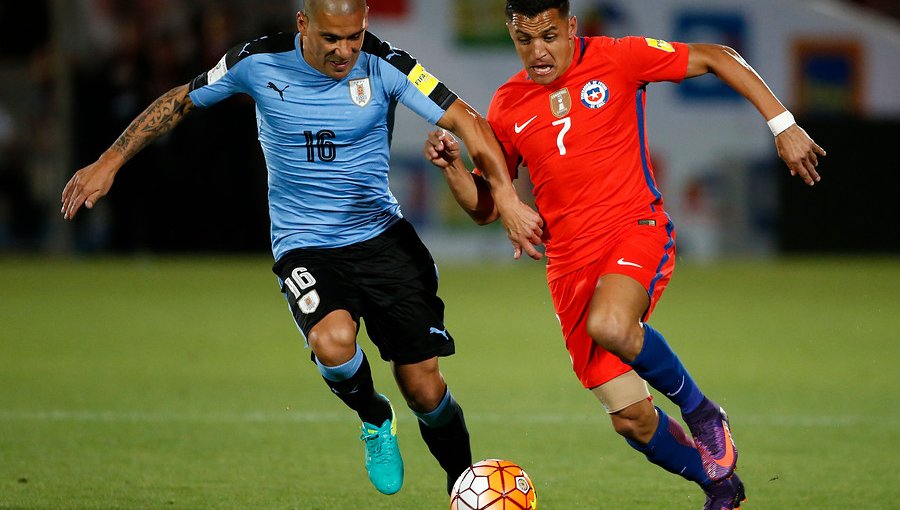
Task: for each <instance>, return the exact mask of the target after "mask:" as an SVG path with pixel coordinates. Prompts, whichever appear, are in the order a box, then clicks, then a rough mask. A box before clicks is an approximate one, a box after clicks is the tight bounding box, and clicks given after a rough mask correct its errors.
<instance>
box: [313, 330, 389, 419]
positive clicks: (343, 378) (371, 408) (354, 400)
mask: <svg viewBox="0 0 900 510" xmlns="http://www.w3.org/2000/svg"><path fill="white" fill-rule="evenodd" d="M315 361H316V366H318V367H319V373H320V374H322V379H324V380H325V384H327V385H328V387H329V388H330V389H331V392H332V393H334V394H335V395H336V396H337V397H338V398H339V399H341V400H342V401H343V402H344V403H345V404H347V407H349V408H350V409H353V410H354V411H356V414H357V415H358V416H359V419H361V420H362V421H364V422H366V423H369V424H372V425H375V426H376V427H378V426H380V425H381V424H383V423H384V421H385V420H389V419H390V418H391V416H392V411H391V405H390V404H389V403H388V401H387V399H385V398H384V397H382V396H381V395H379V394H378V392H376V391H375V383H374V382H373V381H372V369H371V367H369V361H368V360H367V359H366V354H365V353H364V352H363V350H362V349H361V348H360V347H359V346H358V345H357V346H356V353H355V354H354V355H353V357H352V358H350V360H349V361H347V362H345V363H342V364H340V365H338V366H336V367H329V366H326V365H323V364H322V363H321V362H320V361H319V360H318V358H316V360H315Z"/></svg>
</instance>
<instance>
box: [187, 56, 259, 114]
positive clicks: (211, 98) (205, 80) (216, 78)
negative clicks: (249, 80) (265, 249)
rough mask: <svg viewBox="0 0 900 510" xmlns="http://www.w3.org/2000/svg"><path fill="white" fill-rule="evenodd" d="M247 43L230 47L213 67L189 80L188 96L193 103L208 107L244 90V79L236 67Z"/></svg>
mask: <svg viewBox="0 0 900 510" xmlns="http://www.w3.org/2000/svg"><path fill="white" fill-rule="evenodd" d="M249 44H250V43H246V44H240V45H238V46H235V47H234V48H232V49H230V50H229V51H228V53H226V54H225V55H224V56H223V57H222V59H221V60H219V62H218V63H217V64H216V65H215V67H213V68H212V69H210V70H209V71H207V72H205V73H203V74H201V75H199V76H197V77H196V78H194V79H193V80H192V81H191V83H190V87H189V90H190V97H191V101H192V102H193V103H194V104H195V105H197V106H199V107H202V108H205V107H209V106H212V105H214V104H216V103H218V102H219V101H221V100H223V99H225V98H227V97H229V96H232V95H234V94H238V93H241V92H246V88H245V87H244V81H243V80H242V79H241V76H240V73H239V72H238V71H237V70H236V67H237V64H238V63H239V62H241V60H242V55H241V54H242V53H246V51H245V50H246V48H247V46H248V45H249ZM244 56H246V55H244Z"/></svg>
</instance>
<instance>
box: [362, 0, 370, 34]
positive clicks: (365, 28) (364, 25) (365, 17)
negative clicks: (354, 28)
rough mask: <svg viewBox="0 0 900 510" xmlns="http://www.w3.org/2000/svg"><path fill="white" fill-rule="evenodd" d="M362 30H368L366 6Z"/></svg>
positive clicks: (367, 10) (367, 9) (367, 7)
mask: <svg viewBox="0 0 900 510" xmlns="http://www.w3.org/2000/svg"><path fill="white" fill-rule="evenodd" d="M362 28H363V30H368V29H369V6H368V5H366V15H365V16H364V17H363V26H362Z"/></svg>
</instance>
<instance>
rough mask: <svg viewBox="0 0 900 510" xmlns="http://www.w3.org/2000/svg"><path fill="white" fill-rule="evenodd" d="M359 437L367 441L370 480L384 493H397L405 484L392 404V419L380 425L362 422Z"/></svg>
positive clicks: (367, 465) (367, 464) (367, 468)
mask: <svg viewBox="0 0 900 510" xmlns="http://www.w3.org/2000/svg"><path fill="white" fill-rule="evenodd" d="M359 439H360V440H361V441H363V442H364V443H366V471H368V472H369V480H371V481H372V485H374V486H375V488H376V489H378V491H379V492H381V493H382V494H395V493H396V492H397V491H399V490H400V487H401V486H403V459H402V458H401V457H400V447H399V446H398V445H397V420H396V417H395V416H394V408H393V406H391V419H389V420H384V423H382V424H381V426H380V427H377V426H375V425H372V424H371V423H367V422H363V423H362V435H360V436H359Z"/></svg>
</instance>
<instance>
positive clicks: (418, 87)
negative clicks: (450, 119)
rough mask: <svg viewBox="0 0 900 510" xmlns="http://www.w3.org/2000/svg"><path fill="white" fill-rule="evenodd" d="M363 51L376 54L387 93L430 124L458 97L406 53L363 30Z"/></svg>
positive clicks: (441, 115)
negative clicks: (364, 33) (364, 34)
mask: <svg viewBox="0 0 900 510" xmlns="http://www.w3.org/2000/svg"><path fill="white" fill-rule="evenodd" d="M365 37H366V39H365V40H364V41H363V51H366V52H368V53H371V54H373V55H375V56H376V57H378V59H377V65H378V66H379V67H380V70H381V76H382V80H383V84H384V87H385V89H386V90H387V92H388V95H389V96H390V97H391V98H392V99H395V100H397V101H399V102H400V103H403V104H404V105H406V106H407V107H408V108H409V109H410V110H412V111H414V112H416V113H417V114H418V115H419V116H420V117H422V118H423V119H425V120H426V121H427V122H429V123H431V124H435V123H437V121H439V120H440V119H441V117H443V116H444V112H446V111H447V109H448V108H450V105H452V104H453V102H454V101H456V99H457V95H456V94H454V93H453V91H451V90H450V89H448V88H447V86H446V85H444V84H443V83H441V81H440V80H438V79H437V78H435V77H434V76H433V75H432V74H431V73H429V72H428V71H427V70H425V68H424V67H423V66H422V64H420V63H419V62H418V61H417V60H416V59H415V58H414V57H413V56H411V55H410V54H409V53H407V52H405V51H403V50H401V49H398V48H394V47H393V46H391V44H390V43H388V42H382V41H380V40H379V39H378V38H377V37H375V36H374V35H372V34H370V33H368V32H366V36H365Z"/></svg>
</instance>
